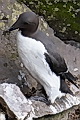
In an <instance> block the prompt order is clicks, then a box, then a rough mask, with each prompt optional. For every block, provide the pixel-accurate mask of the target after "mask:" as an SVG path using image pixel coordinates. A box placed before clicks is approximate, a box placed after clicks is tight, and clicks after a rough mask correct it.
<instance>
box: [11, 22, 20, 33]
mask: <svg viewBox="0 0 80 120" xmlns="http://www.w3.org/2000/svg"><path fill="white" fill-rule="evenodd" d="M19 26H20V21H19V20H17V21H16V22H15V23H14V24H13V25H12V26H11V27H10V28H9V32H10V31H13V30H16V29H18V28H19Z"/></svg>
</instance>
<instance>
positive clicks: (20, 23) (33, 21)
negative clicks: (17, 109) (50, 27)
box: [9, 11, 39, 36]
mask: <svg viewBox="0 0 80 120" xmlns="http://www.w3.org/2000/svg"><path fill="white" fill-rule="evenodd" d="M38 25H39V18H38V16H37V15H36V14H35V13H34V12H30V11H28V12H24V13H22V14H21V15H20V16H19V18H18V20H17V21H16V22H15V23H14V24H13V25H12V26H11V27H10V29H9V31H13V30H15V29H19V30H21V33H22V34H23V35H24V36H27V35H29V34H33V33H34V32H36V30H37V28H38Z"/></svg>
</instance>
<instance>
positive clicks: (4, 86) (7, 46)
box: [0, 0, 80, 120]
mask: <svg viewBox="0 0 80 120" xmlns="http://www.w3.org/2000/svg"><path fill="white" fill-rule="evenodd" d="M13 3H14V4H13ZM27 10H29V8H27V7H26V6H25V5H23V4H19V3H17V2H16V1H15V0H8V1H7V2H5V0H1V2H0V11H1V16H0V26H1V27H0V65H1V66H0V96H1V97H0V101H1V103H2V104H1V105H2V106H3V107H2V108H4V106H6V107H5V108H4V109H3V112H4V113H5V114H7V115H8V116H9V117H12V118H11V119H14V117H16V118H17V119H20V118H22V120H24V118H25V117H26V118H25V119H32V118H33V117H34V118H38V117H42V116H44V115H49V114H51V115H53V114H57V113H60V112H62V111H64V110H67V109H69V108H71V107H72V106H74V105H78V104H80V92H79V90H78V89H76V88H75V87H74V86H71V89H72V90H73V92H74V94H75V97H72V96H70V95H66V96H65V97H63V98H62V99H60V100H59V99H57V100H56V101H55V103H54V104H53V105H50V106H47V105H46V104H45V103H43V102H40V101H35V100H30V99H29V100H28V99H27V98H26V97H24V95H25V96H28V97H30V96H32V95H39V96H40V95H41V93H39V90H37V88H38V87H37V82H36V81H35V80H34V79H33V78H32V77H31V76H30V74H29V73H28V71H27V70H26V69H25V68H24V66H23V65H22V64H21V60H20V59H19V57H18V53H17V47H16V38H15V36H16V31H14V32H12V33H11V34H8V33H6V32H3V31H5V30H7V29H8V28H9V26H10V25H11V24H13V23H14V22H15V21H16V19H17V17H18V16H19V14H21V13H22V12H24V11H27ZM39 29H41V30H42V31H43V32H45V34H46V35H47V36H49V37H51V39H52V41H53V42H54V43H55V44H56V46H57V51H58V52H59V53H60V54H61V55H62V56H63V57H64V58H65V60H66V62H67V64H68V67H69V70H70V71H71V72H72V73H73V74H74V75H75V76H79V75H80V60H79V59H80V57H79V56H80V49H79V48H78V49H77V48H75V47H74V46H71V45H66V44H65V43H63V42H62V41H61V40H60V39H59V38H57V37H55V36H54V33H53V32H54V31H53V30H52V29H51V28H50V27H49V26H48V25H47V23H46V22H44V20H43V18H42V17H40V26H39ZM75 68H77V69H78V71H76V72H75V71H74V69H75ZM78 84H79V86H80V77H79V80H78ZM14 86H15V87H14ZM18 86H19V87H18ZM19 88H20V89H19ZM9 90H10V91H9ZM20 90H21V91H22V92H23V94H24V95H23V94H22V92H21V91H20ZM33 90H34V91H36V92H35V93H34V94H33ZM6 96H7V97H6ZM14 96H15V97H14ZM12 98H13V99H12ZM19 98H21V99H22V98H23V99H25V101H26V105H25V106H26V108H25V106H24V104H23V101H20V100H21V99H19ZM18 101H20V102H19V104H16V103H18ZM3 103H4V104H3ZM13 103H14V104H13ZM29 103H30V104H29ZM13 105H16V107H14V108H13ZM21 105H22V106H24V107H23V108H24V110H25V111H26V113H25V111H23V109H21V108H22V106H21ZM27 105H28V106H27ZM19 106H21V108H20V107H19ZM17 109H18V112H17V111H16V110H17ZM22 112H24V114H21V113H22ZM27 112H30V116H27ZM19 114H20V115H19ZM63 114H65V112H63ZM64 116H65V115H64ZM27 117H28V118H27ZM60 119H61V117H59V120H60ZM56 120H58V116H57V118H56ZM66 120H67V119H66Z"/></svg>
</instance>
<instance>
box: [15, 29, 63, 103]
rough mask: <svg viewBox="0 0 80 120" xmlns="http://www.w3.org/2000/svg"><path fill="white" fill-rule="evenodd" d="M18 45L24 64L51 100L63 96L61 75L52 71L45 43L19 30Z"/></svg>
mask: <svg viewBox="0 0 80 120" xmlns="http://www.w3.org/2000/svg"><path fill="white" fill-rule="evenodd" d="M17 46H18V52H19V56H20V57H21V59H22V62H23V64H24V66H25V67H26V68H27V69H28V71H29V72H30V73H31V75H32V76H33V77H34V78H36V79H37V80H38V81H39V82H40V83H41V84H42V86H43V87H44V89H45V91H46V94H47V96H48V97H49V100H51V102H52V103H53V102H54V100H55V99H56V98H57V97H62V96H63V94H62V93H61V92H60V91H59V89H60V77H59V76H56V74H55V73H53V72H52V71H51V69H50V67H49V65H48V63H47V62H46V60H45V56H44V53H47V50H46V49H45V47H44V45H43V44H42V43H41V42H40V41H36V40H35V39H32V38H29V37H24V36H22V35H21V32H20V31H19V32H18V35H17ZM47 54H48V53H47Z"/></svg>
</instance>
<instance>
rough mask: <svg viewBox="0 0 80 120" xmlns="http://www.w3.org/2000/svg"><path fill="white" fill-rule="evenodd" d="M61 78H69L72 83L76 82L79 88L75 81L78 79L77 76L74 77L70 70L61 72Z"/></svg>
mask: <svg viewBox="0 0 80 120" xmlns="http://www.w3.org/2000/svg"><path fill="white" fill-rule="evenodd" d="M60 76H61V78H63V79H67V80H68V81H70V82H71V83H72V84H74V85H75V86H76V87H77V88H79V87H78V86H77V85H76V83H75V82H74V81H76V80H77V78H76V77H74V76H73V75H72V74H71V73H70V72H69V71H68V72H64V73H60Z"/></svg>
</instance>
